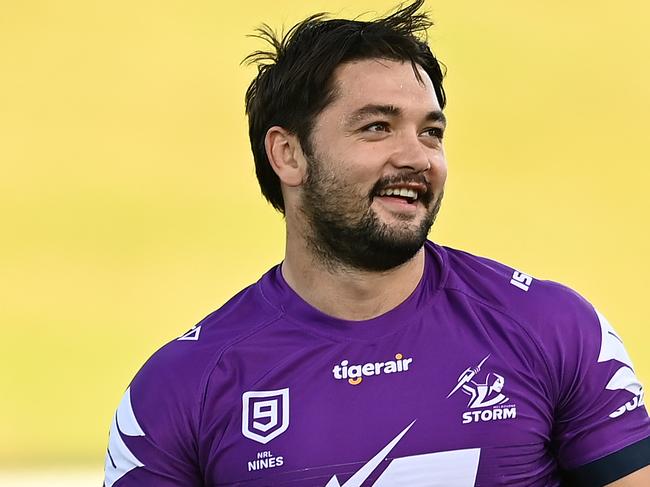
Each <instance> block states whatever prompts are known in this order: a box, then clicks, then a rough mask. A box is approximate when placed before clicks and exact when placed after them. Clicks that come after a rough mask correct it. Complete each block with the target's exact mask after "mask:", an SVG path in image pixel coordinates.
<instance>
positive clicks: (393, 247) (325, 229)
mask: <svg viewBox="0 0 650 487" xmlns="http://www.w3.org/2000/svg"><path fill="white" fill-rule="evenodd" d="M413 182H416V183H421V184H425V185H426V187H427V191H426V193H424V194H421V195H419V196H418V200H417V201H418V204H422V205H424V207H425V208H427V212H426V214H425V216H424V217H423V218H422V220H421V221H420V222H419V223H416V222H415V221H413V220H412V219H411V217H410V216H409V215H404V214H400V215H398V216H397V222H395V223H393V224H390V225H389V224H387V223H385V222H383V221H381V219H380V218H379V216H378V215H377V214H376V213H375V211H374V210H373V209H372V208H371V204H372V201H373V198H374V197H375V196H377V195H378V194H379V191H380V190H381V189H383V188H385V187H387V186H390V185H395V184H400V183H413ZM442 197H443V193H442V192H441V193H440V194H439V195H438V196H437V197H436V198H435V201H434V195H433V191H432V189H431V184H430V183H429V182H428V181H427V180H426V178H425V177H424V175H423V174H421V173H415V172H412V171H411V172H408V173H407V172H404V173H400V174H399V175H397V176H393V177H390V178H384V179H381V180H380V181H378V182H377V183H376V184H375V186H374V187H373V188H372V190H370V191H369V192H368V193H367V194H363V192H362V191H361V190H360V189H359V188H358V187H355V186H353V185H349V184H346V183H345V182H343V181H341V180H340V179H339V178H338V177H337V176H336V175H335V174H334V173H332V172H326V171H325V170H324V165H323V164H322V163H321V162H320V161H319V160H317V159H316V158H315V157H310V158H309V174H308V176H307V180H306V181H305V185H304V187H303V193H302V213H303V215H304V217H305V219H306V222H307V224H308V226H309V230H308V233H307V242H308V245H309V246H310V247H311V249H312V251H313V252H314V253H315V255H316V257H317V258H318V259H319V261H320V262H321V263H323V264H324V265H325V266H326V267H327V268H330V269H337V268H340V267H341V266H342V267H347V268H353V269H357V270H362V271H372V272H381V271H387V270H390V269H393V268H395V267H398V266H400V265H402V264H404V263H405V262H407V261H409V260H410V259H412V258H413V257H414V256H415V254H416V253H417V252H418V251H419V250H420V249H421V248H422V246H423V245H424V242H425V241H426V239H427V235H428V233H429V230H430V229H431V226H432V225H433V222H434V221H435V218H436V215H437V214H438V210H439V209H440V204H441V203H442Z"/></svg>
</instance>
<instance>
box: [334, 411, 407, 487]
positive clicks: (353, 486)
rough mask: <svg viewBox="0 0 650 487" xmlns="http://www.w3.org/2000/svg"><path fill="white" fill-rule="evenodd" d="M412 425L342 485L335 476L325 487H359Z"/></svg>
mask: <svg viewBox="0 0 650 487" xmlns="http://www.w3.org/2000/svg"><path fill="white" fill-rule="evenodd" d="M413 423H415V420H414V421H413V422H412V423H411V424H409V425H408V426H407V427H406V428H404V429H403V430H402V432H401V433H400V434H399V435H397V436H396V437H395V438H393V440H392V441H391V442H390V443H389V444H388V445H386V446H385V447H384V448H382V450H381V451H380V452H379V453H377V454H376V455H375V456H374V457H372V458H371V459H370V461H369V462H368V463H366V464H365V465H364V466H363V467H361V468H360V469H359V470H358V471H357V472H356V473H355V474H354V475H353V476H352V477H350V478H349V479H348V481H347V482H346V483H344V484H343V485H341V484H339V480H338V479H337V478H336V475H335V476H334V477H332V478H331V479H330V481H329V482H327V485H326V486H325V487H360V486H361V484H363V482H364V481H365V480H366V479H367V478H368V477H370V475H371V474H372V472H373V471H374V470H375V469H376V468H377V467H378V466H379V464H380V463H381V462H382V461H383V460H384V458H386V455H388V454H389V453H390V451H391V450H392V449H393V448H394V447H395V445H397V443H399V440H401V439H402V436H404V435H405V434H406V432H407V431H408V430H409V429H411V426H413Z"/></svg>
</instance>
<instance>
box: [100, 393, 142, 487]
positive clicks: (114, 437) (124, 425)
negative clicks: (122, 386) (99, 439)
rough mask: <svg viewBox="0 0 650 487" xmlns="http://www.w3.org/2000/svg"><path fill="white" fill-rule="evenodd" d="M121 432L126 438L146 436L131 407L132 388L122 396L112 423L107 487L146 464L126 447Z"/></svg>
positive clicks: (106, 468)
mask: <svg viewBox="0 0 650 487" xmlns="http://www.w3.org/2000/svg"><path fill="white" fill-rule="evenodd" d="M120 432H121V433H122V434H123V435H125V436H145V434H144V431H142V428H141V427H140V424H139V423H138V420H137V419H136V417H135V413H134V412H133V407H132V406H131V388H128V389H127V390H126V392H125V393H124V396H122V400H121V401H120V405H119V406H118V408H117V412H116V413H115V417H114V418H113V422H112V423H111V432H110V436H109V440H108V451H107V452H106V464H105V466H104V475H105V477H104V485H105V487H112V485H113V484H114V483H115V482H117V481H118V480H119V479H120V478H122V477H123V476H124V475H126V474H127V473H128V472H130V471H131V470H133V469H134V468H138V467H144V464H143V463H142V462H141V461H140V460H138V458H137V457H136V456H135V455H134V454H133V453H132V452H131V450H129V447H128V446H126V444H125V443H124V440H122V436H121V435H120Z"/></svg>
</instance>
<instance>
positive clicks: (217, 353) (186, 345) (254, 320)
mask: <svg viewBox="0 0 650 487" xmlns="http://www.w3.org/2000/svg"><path fill="white" fill-rule="evenodd" d="M279 316H281V312H280V311H279V310H278V309H276V308H275V307H274V306H272V305H271V304H270V303H268V302H267V301H266V300H265V299H264V297H263V295H262V293H261V292H260V289H259V286H258V285H257V284H254V285H251V286H249V287H247V288H245V289H243V290H242V291H240V292H239V293H237V294H236V295H235V296H233V297H232V298H231V299H230V300H229V301H228V302H226V303H225V304H224V305H223V306H222V307H220V308H219V309H217V310H216V311H214V312H212V313H210V314H209V315H208V316H206V317H205V318H203V319H202V320H201V321H199V322H198V323H197V324H196V325H194V326H193V327H192V328H190V329H189V330H188V331H186V332H184V333H183V334H182V335H180V336H179V337H177V338H174V339H173V340H171V341H169V342H168V343H167V344H165V345H164V346H163V347H161V348H160V349H159V350H158V351H156V352H155V353H154V354H153V355H152V356H151V357H150V358H149V359H148V360H147V361H146V362H145V364H144V365H143V366H142V368H141V369H140V371H139V372H138V373H137V375H136V376H135V378H134V380H133V382H132V384H131V386H132V387H131V388H132V391H133V388H134V387H135V388H137V389H147V390H150V389H155V388H164V389H165V390H166V391H168V392H174V391H176V393H177V394H179V396H180V397H179V399H183V400H187V398H188V397H190V396H188V395H187V393H188V392H194V393H195V394H199V395H200V390H199V389H200V388H201V387H203V386H204V385H205V384H204V383H205V380H206V375H209V374H210V371H211V370H212V369H213V368H214V367H215V365H216V363H218V361H219V360H220V358H221V356H222V355H223V353H224V352H225V351H227V350H228V349H229V348H230V347H232V346H233V345H235V344H237V343H238V342H241V341H243V340H246V339H247V338H249V337H251V336H254V335H255V334H256V333H259V332H260V331H262V330H264V329H265V328H266V327H267V326H269V325H272V324H273V322H274V321H275V320H277V318H278V317H279ZM190 389H193V390H192V391H190ZM194 397H196V396H194Z"/></svg>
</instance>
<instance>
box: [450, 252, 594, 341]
mask: <svg viewBox="0 0 650 487" xmlns="http://www.w3.org/2000/svg"><path fill="white" fill-rule="evenodd" d="M438 249H439V251H440V252H441V255H442V256H443V260H444V261H445V264H446V266H447V270H446V274H447V275H446V280H445V285H444V287H445V289H446V290H447V291H448V292H451V293H459V294H462V295H464V296H465V297H466V298H467V299H469V300H471V301H473V302H474V303H476V304H477V305H480V306H485V307H489V308H491V309H493V310H494V311H496V312H499V313H501V314H503V315H506V316H508V317H509V318H510V319H511V320H514V321H516V322H517V323H519V325H521V326H522V327H524V328H525V329H526V331H527V332H528V333H530V334H531V335H534V336H535V337H536V338H537V339H539V340H543V341H547V340H553V339H554V337H557V336H558V334H561V335H562V337H564V339H565V340H566V338H567V336H568V335H576V337H575V338H581V339H584V338H587V336H585V333H586V334H587V335H588V336H592V337H593V338H594V339H596V338H597V339H598V340H599V339H600V331H601V325H600V319H599V315H598V313H597V311H596V310H595V309H594V307H593V305H592V304H591V303H589V301H587V300H586V299H585V298H584V297H583V296H581V295H580V294H579V293H578V292H576V291H574V290H573V289H571V288H569V287H567V286H565V285H563V284H560V283H558V282H555V281H550V280H542V279H537V278H536V277H534V276H533V275H531V274H529V273H527V272H525V271H522V270H520V269H517V268H514V267H511V266H508V265H506V264H503V263H500V262H497V261H495V260H492V259H489V258H485V257H480V256H476V255H472V254H470V253H467V252H464V251H460V250H456V249H452V248H448V247H438Z"/></svg>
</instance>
